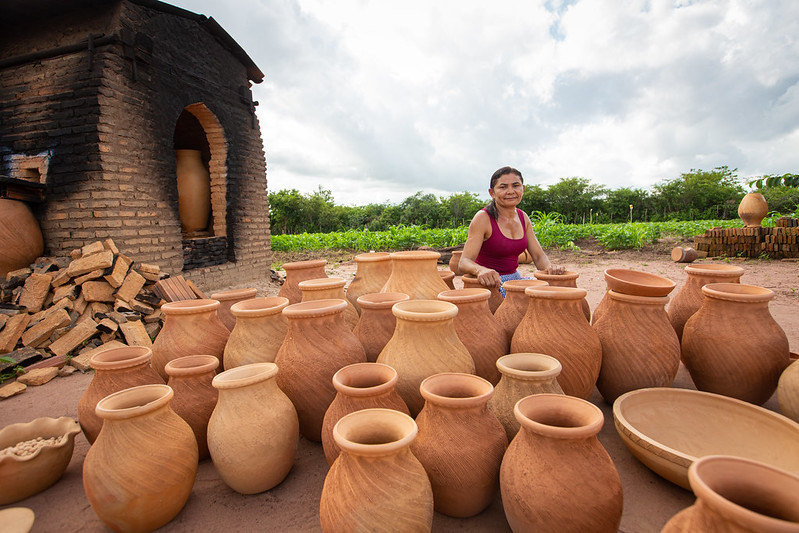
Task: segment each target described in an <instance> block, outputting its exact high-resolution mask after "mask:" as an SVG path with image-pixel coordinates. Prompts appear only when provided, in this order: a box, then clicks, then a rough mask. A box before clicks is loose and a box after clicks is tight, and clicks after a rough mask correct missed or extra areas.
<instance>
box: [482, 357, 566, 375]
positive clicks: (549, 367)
mask: <svg viewBox="0 0 799 533" xmlns="http://www.w3.org/2000/svg"><path fill="white" fill-rule="evenodd" d="M525 367H526V368H525ZM532 367H536V368H532ZM497 368H498V369H499V371H500V373H502V374H503V375H504V374H508V375H511V376H513V377H514V378H516V379H522V380H525V381H544V380H550V379H553V378H557V377H558V376H559V375H560V373H561V372H562V371H563V365H561V363H560V361H558V360H557V359H556V358H554V357H552V356H551V355H546V354H543V353H534V352H519V353H509V354H507V355H503V356H502V357H500V358H499V359H497Z"/></svg>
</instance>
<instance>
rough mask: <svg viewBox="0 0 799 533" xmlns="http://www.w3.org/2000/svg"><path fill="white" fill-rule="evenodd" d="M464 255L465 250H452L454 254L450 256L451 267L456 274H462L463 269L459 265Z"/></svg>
mask: <svg viewBox="0 0 799 533" xmlns="http://www.w3.org/2000/svg"><path fill="white" fill-rule="evenodd" d="M462 255H463V250H455V251H454V252H452V255H451V256H450V258H449V269H450V270H451V271H453V272H454V273H455V275H456V276H460V275H461V271H460V269H459V268H458V265H459V264H460V262H461V256H462Z"/></svg>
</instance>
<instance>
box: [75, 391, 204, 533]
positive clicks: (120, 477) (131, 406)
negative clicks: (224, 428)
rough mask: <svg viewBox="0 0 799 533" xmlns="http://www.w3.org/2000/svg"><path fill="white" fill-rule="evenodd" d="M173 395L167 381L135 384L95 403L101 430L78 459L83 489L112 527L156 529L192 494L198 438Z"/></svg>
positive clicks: (177, 511)
mask: <svg viewBox="0 0 799 533" xmlns="http://www.w3.org/2000/svg"><path fill="white" fill-rule="evenodd" d="M172 396H173V392H172V388H171V387H169V386H168V385H164V384H161V385H140V386H138V387H132V388H130V389H125V390H122V391H119V392H115V393H113V394H111V395H109V396H106V397H105V398H103V399H102V400H100V401H99V402H98V403H97V414H98V416H100V418H102V419H103V429H102V430H101V431H100V435H98V437H97V440H96V441H95V443H94V444H93V445H92V447H91V448H89V452H88V453H87V454H86V458H85V459H84V461H83V488H84V490H85V491H86V497H87V498H88V499H89V503H90V504H91V506H92V508H93V509H94V512H95V513H97V516H99V517H100V519H101V520H102V521H103V522H104V523H105V524H106V525H107V526H108V527H110V528H111V529H113V530H114V531H152V530H154V529H158V528H159V527H161V526H163V525H165V524H167V523H168V522H169V521H170V520H172V519H173V518H174V517H175V516H176V515H177V514H178V513H179V512H180V510H181V509H182V508H183V506H184V505H185V504H186V500H188V498H189V494H191V489H192V486H193V485H194V478H195V476H196V475H197V457H198V456H197V441H196V439H195V438H194V433H192V431H191V428H190V427H189V425H188V424H187V423H186V422H184V421H183V419H182V418H180V417H179V416H178V415H177V414H175V412H174V411H172V409H171V408H170V407H169V402H170V401H171V400H172Z"/></svg>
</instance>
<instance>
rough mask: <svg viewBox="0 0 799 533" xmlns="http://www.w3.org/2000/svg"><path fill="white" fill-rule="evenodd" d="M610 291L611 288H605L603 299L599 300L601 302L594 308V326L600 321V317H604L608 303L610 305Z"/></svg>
mask: <svg viewBox="0 0 799 533" xmlns="http://www.w3.org/2000/svg"><path fill="white" fill-rule="evenodd" d="M609 292H610V289H607V290H605V294H604V295H603V296H602V299H601V300H599V303H598V304H597V306H596V308H595V309H594V313H593V314H592V315H591V325H592V326H593V325H594V324H596V323H597V322H599V319H600V318H602V316H603V315H604V314H605V311H607V310H608V305H610V297H609V296H608V293H609Z"/></svg>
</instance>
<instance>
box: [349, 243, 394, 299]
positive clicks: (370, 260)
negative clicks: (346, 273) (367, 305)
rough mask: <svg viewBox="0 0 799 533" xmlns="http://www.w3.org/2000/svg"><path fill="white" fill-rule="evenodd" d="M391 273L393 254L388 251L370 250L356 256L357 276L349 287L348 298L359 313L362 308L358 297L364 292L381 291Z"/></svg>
mask: <svg viewBox="0 0 799 533" xmlns="http://www.w3.org/2000/svg"><path fill="white" fill-rule="evenodd" d="M390 275H391V254H389V253H388V252H369V253H365V254H358V255H356V256H355V277H354V278H353V279H352V281H351V282H350V284H349V286H348V287H347V300H349V302H350V303H351V304H352V305H354V306H355V309H356V310H357V311H358V314H360V313H361V308H360V306H359V304H358V298H359V297H360V296H363V295H364V294H372V293H375V292H380V289H382V288H383V285H385V284H386V282H387V281H388V277H389V276H390Z"/></svg>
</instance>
